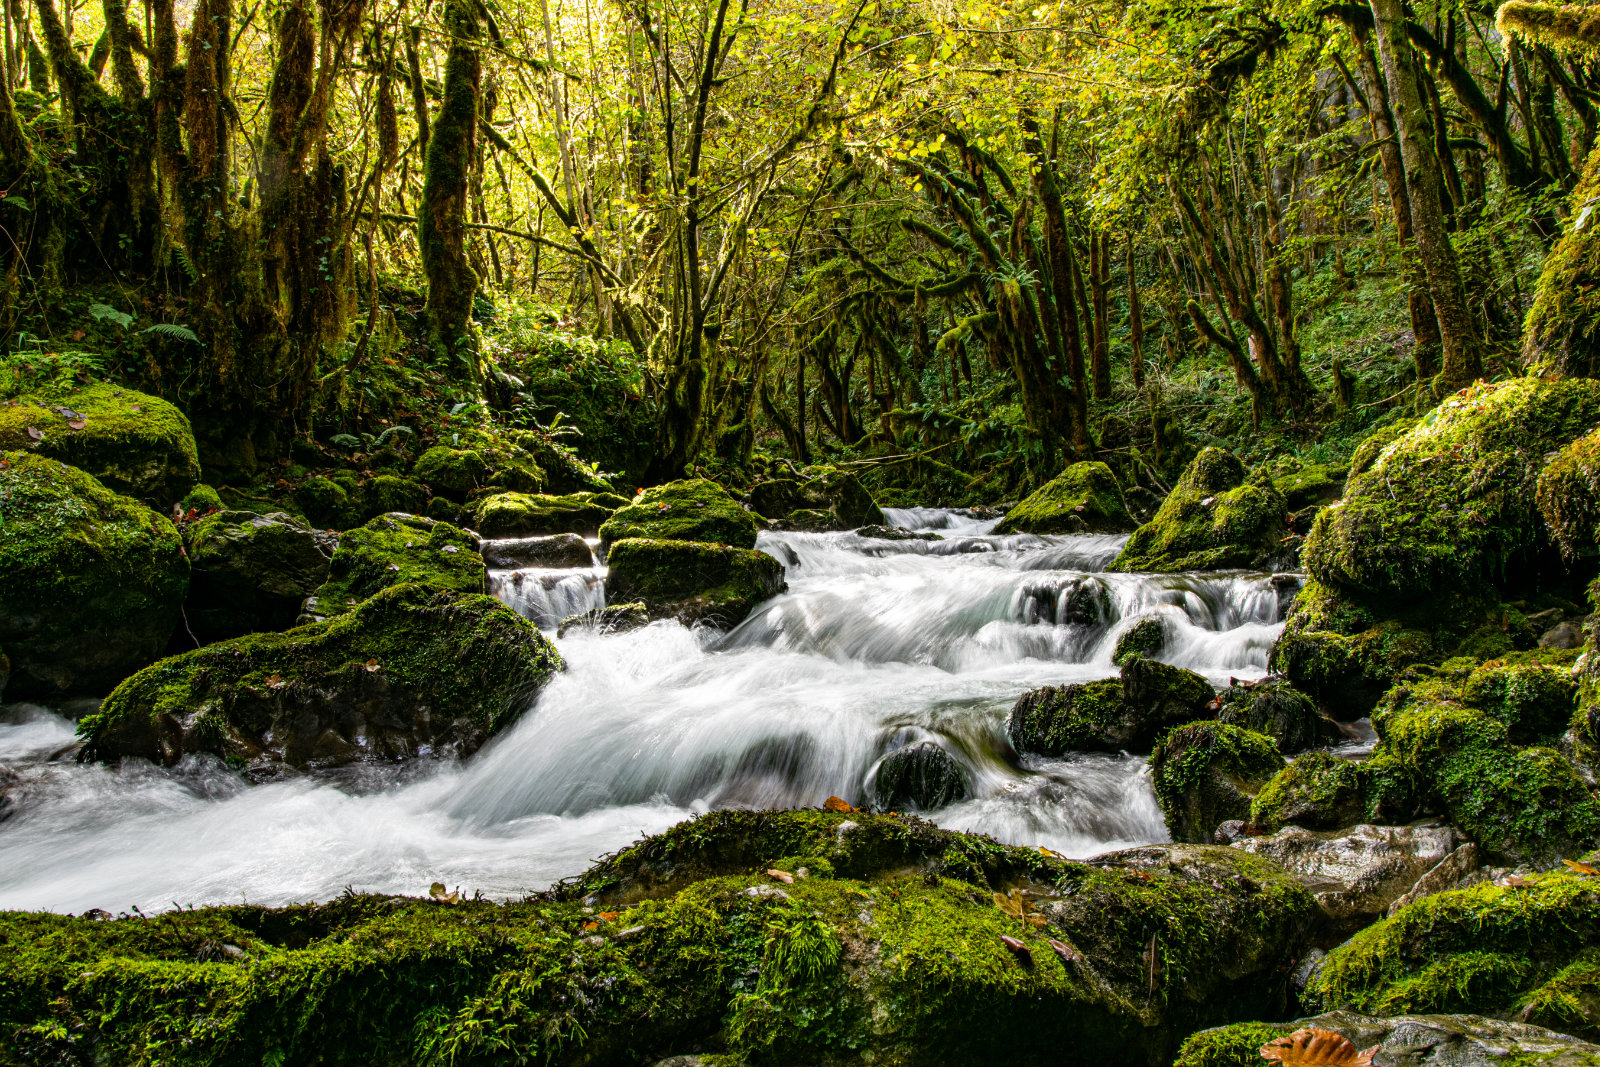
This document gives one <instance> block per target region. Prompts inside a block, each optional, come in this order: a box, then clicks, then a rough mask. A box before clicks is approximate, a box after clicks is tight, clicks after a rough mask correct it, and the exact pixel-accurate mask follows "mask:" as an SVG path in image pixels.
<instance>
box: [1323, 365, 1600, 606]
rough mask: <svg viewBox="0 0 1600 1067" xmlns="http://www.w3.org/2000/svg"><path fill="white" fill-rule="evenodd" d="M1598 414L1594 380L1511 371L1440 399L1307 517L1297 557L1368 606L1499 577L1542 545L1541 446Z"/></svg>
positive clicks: (1590, 424) (1583, 429)
mask: <svg viewBox="0 0 1600 1067" xmlns="http://www.w3.org/2000/svg"><path fill="white" fill-rule="evenodd" d="M1597 423H1600V381H1593V380H1586V379H1585V380H1566V381H1544V380H1542V379H1536V378H1519V379H1513V380H1511V381H1506V382H1497V383H1494V384H1482V383H1480V384H1478V385H1475V386H1473V387H1472V388H1470V389H1465V390H1462V391H1461V392H1460V393H1457V394H1455V395H1453V396H1451V397H1449V398H1447V399H1446V400H1445V401H1444V402H1443V403H1441V404H1440V405H1439V406H1438V407H1437V408H1435V409H1434V410H1433V411H1432V412H1431V413H1429V415H1428V416H1427V417H1426V418H1424V419H1423V420H1422V421H1421V422H1420V423H1418V424H1417V425H1416V426H1415V427H1413V428H1412V429H1410V430H1409V431H1407V432H1406V433H1405V434H1404V435H1403V436H1402V437H1400V438H1398V439H1397V440H1396V441H1394V442H1393V443H1391V444H1390V445H1388V446H1387V447H1386V448H1385V449H1384V450H1383V451H1382V452H1381V453H1380V454H1379V455H1378V457H1377V458H1376V459H1375V461H1374V462H1373V464H1372V466H1371V468H1370V469H1368V470H1365V471H1363V472H1361V473H1360V474H1354V475H1352V476H1351V478H1350V482H1349V485H1348V486H1347V487H1346V490H1345V494H1344V499H1343V501H1342V502H1341V503H1340V504H1338V505H1337V506H1334V507H1330V508H1328V509H1327V510H1326V511H1324V512H1323V513H1322V514H1321V515H1320V516H1318V518H1317V522H1316V524H1315V525H1314V526H1313V527H1312V530H1311V534H1310V535H1309V536H1308V537H1307V539H1306V545H1305V555H1304V560H1305V567H1306V570H1307V571H1308V572H1309V573H1310V574H1311V575H1312V577H1314V578H1316V579H1317V580H1318V581H1319V582H1322V583H1324V584H1326V585H1331V586H1336V587H1341V588H1344V589H1349V590H1353V591H1357V592H1359V593H1360V594H1361V595H1363V596H1365V597H1368V598H1369V599H1371V600H1372V601H1373V602H1374V603H1376V604H1379V605H1385V606H1387V605H1393V606H1396V607H1401V606H1405V605H1406V603H1407V602H1410V601H1414V600H1415V599H1416V598H1419V597H1429V596H1433V595H1435V594H1438V593H1441V592H1448V591H1452V590H1457V589H1462V588H1471V587H1474V586H1478V585H1481V584H1483V583H1485V582H1489V581H1494V580H1499V579H1500V578H1501V577H1502V576H1503V575H1504V574H1505V573H1506V571H1507V569H1508V568H1512V567H1515V566H1517V565H1519V564H1521V563H1525V562H1526V561H1527V560H1528V559H1529V558H1531V557H1533V556H1535V555H1537V554H1538V553H1540V552H1543V551H1547V550H1548V549H1549V546H1550V545H1551V538H1550V533H1549V531H1548V530H1547V528H1546V526H1545V522H1544V519H1543V517H1542V516H1541V515H1540V513H1539V509H1538V506H1537V503H1536V498H1537V493H1536V490H1537V487H1538V481H1539V475H1540V472H1541V471H1542V470H1543V469H1544V466H1545V463H1546V458H1545V457H1546V456H1547V455H1549V454H1550V453H1552V452H1555V451H1557V450H1558V449H1560V448H1561V447H1562V446H1563V445H1565V444H1566V443H1567V442H1569V441H1572V440H1573V439H1574V438H1576V437H1578V436H1580V435H1582V434H1585V433H1587V432H1588V431H1589V430H1591V429H1592V428H1594V427H1595V425H1596V424H1597Z"/></svg>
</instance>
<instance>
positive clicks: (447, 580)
mask: <svg viewBox="0 0 1600 1067" xmlns="http://www.w3.org/2000/svg"><path fill="white" fill-rule="evenodd" d="M487 574H488V568H487V567H486V566H485V565H484V562H483V557H482V555H480V554H479V542H478V539H477V538H476V537H474V536H473V535H472V534H470V533H468V532H467V531H465V530H462V529H459V528H457V527H455V526H451V525H450V524H449V523H447V522H440V521H438V520H437V519H425V518H423V517H422V516H420V515H405V514H401V513H399V512H396V513H393V514H389V515H380V516H378V517H377V518H376V519H373V520H372V521H371V522H369V523H367V524H366V525H365V526H361V527H358V528H356V529H354V530H347V531H345V533H343V534H342V535H340V537H339V547H338V549H337V550H336V551H335V552H334V553H333V559H332V560H331V561H330V562H329V565H328V572H327V580H326V581H325V582H323V583H322V584H321V585H320V586H318V587H317V589H316V591H315V592H314V593H313V594H312V596H311V599H309V600H307V601H306V604H305V613H306V621H308V622H310V621H316V620H319V619H325V618H328V617H329V616H332V615H338V614H341V613H343V612H346V611H350V610H351V609H352V608H354V607H355V606H356V605H357V604H359V603H361V601H363V600H365V599H366V598H367V597H369V596H372V595H373V594H374V593H377V592H379V591H381V590H384V589H388V588H389V587H390V586H395V585H401V584H403V583H406V582H418V583H421V584H422V585H425V586H427V587H428V588H430V589H446V590H450V591H451V592H456V593H481V592H483V591H484V582H485V579H486V577H487Z"/></svg>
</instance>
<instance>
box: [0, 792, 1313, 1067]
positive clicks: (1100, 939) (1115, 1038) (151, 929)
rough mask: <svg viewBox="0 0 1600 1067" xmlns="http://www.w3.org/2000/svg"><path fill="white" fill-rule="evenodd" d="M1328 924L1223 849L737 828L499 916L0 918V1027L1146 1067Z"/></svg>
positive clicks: (53, 1038) (365, 911) (180, 1040)
mask: <svg viewBox="0 0 1600 1067" xmlns="http://www.w3.org/2000/svg"><path fill="white" fill-rule="evenodd" d="M1030 853H1031V854H1030ZM674 857H681V858H679V859H677V860H676V862H675V864H674V866H675V867H676V868H677V869H678V870H680V871H683V872H695V873H696V874H698V873H699V872H701V871H705V870H713V869H714V870H716V871H717V872H718V873H715V874H703V875H700V876H699V877H696V878H694V879H693V881H691V882H685V883H683V884H681V885H680V884H674V885H673V887H672V888H670V889H669V888H666V887H665V886H662V887H659V888H658V889H656V890H655V891H652V892H650V893H648V894H645V895H640V896H635V897H633V898H632V899H631V900H626V901H616V902H609V903H606V904H601V903H600V900H601V899H602V897H604V895H605V894H604V891H603V890H601V889H599V888H598V886H597V884H598V883H603V882H604V881H606V880H607V879H608V878H618V877H621V876H623V875H624V873H625V872H626V871H627V870H629V869H630V868H636V867H638V866H641V865H647V864H654V863H657V862H660V861H661V860H663V859H671V858H674ZM711 857H718V858H720V859H724V860H726V862H725V863H723V862H716V863H710V862H706V861H707V860H708V859H710V858H711ZM908 859H909V860H912V861H913V862H911V863H908V862H905V861H906V860H908ZM895 860H900V861H901V862H898V863H895V862H894V861H895ZM767 871H779V872H782V873H784V874H785V875H787V878H786V879H784V880H779V879H777V878H774V877H772V876H770V875H768V874H767V873H765V872H767ZM802 871H803V872H805V873H804V874H802V873H801V872H802ZM1012 890H1016V891H1017V895H1016V896H1010V895H1008V894H1009V893H1010V892H1011V891H1012ZM996 894H1001V895H1002V898H1001V899H1002V900H1004V901H1005V902H1006V903H1007V904H1008V905H1014V910H1016V911H1023V910H1024V909H1025V914H1026V915H1027V916H1029V918H1022V917H1019V916H1018V915H1015V914H1013V913H1012V911H1008V910H1006V909H1005V908H1002V907H1000V906H998V905H997V903H996ZM584 897H593V898H594V900H595V902H594V903H592V904H586V903H585V902H584V899H583V898H584ZM1018 901H1020V902H1021V903H1015V902H1018ZM1314 918H1315V904H1314V903H1313V902H1312V901H1311V899H1310V897H1309V896H1308V895H1307V894H1306V893H1305V891H1304V890H1303V889H1301V888H1300V886H1299V885H1298V884H1296V883H1295V882H1294V881H1293V880H1292V879H1290V878H1288V877H1287V876H1286V875H1284V874H1283V873H1282V872H1281V871H1278V870H1277V869H1276V868H1274V867H1273V866H1272V865H1271V864H1270V863H1266V862H1264V861H1262V860H1259V859H1256V858H1255V857H1251V856H1246V855H1243V854H1241V853H1238V852H1234V851H1232V850H1229V849H1218V848H1197V847H1193V846H1157V847H1153V848H1149V849H1140V850H1137V851H1135V852H1130V853H1123V854H1119V855H1116V856H1112V857H1108V858H1105V859H1102V860H1098V861H1096V862H1095V863H1092V864H1084V863H1069V862H1066V861H1062V860H1058V859H1053V858H1051V857H1047V856H1042V855H1041V854H1040V853H1038V852H1037V851H1035V850H1027V849H1020V848H1007V847H1005V846H1001V845H998V844H996V843H995V842H993V841H990V840H988V839H987V838H982V837H975V836H969V835H962V834H954V833H949V832H947V831H941V830H939V829H937V828H936V827H933V826H931V825H929V824H927V823H924V822H921V821H920V820H914V819H910V818H890V817H887V816H873V815H865V814H860V813H850V814H835V813H832V812H815V811H811V812H742V811H741V812H734V811H729V812H717V813H713V814H711V815H707V816H704V817H702V818H701V819H698V820H695V821H693V822H691V823H687V824H685V825H684V826H681V827H678V828H675V829H674V830H670V831H668V832H667V833H665V834H662V835H658V836H656V837H653V838H650V839H648V840H646V841H643V842H640V843H639V844H638V845H636V846H634V847H633V848H631V849H629V850H626V851H625V852H624V853H623V854H622V855H620V856H618V857H616V858H615V859H613V860H610V861H607V862H605V863H602V864H601V865H600V866H598V867H597V868H595V870H594V871H592V872H590V874H589V875H587V876H585V877H584V878H581V879H578V880H577V881H576V882H575V883H573V884H572V885H571V887H570V888H569V889H566V890H562V891H558V892H557V893H556V894H553V895H542V896H532V897H528V898H526V899H523V900H519V901H516V902H512V903H506V904H499V903H495V902H493V901H490V900H475V899H467V900H462V901H459V902H456V903H449V902H443V901H437V900H430V899H427V898H425V897H410V898H405V897H378V896H368V895H362V894H354V893H352V894H347V895H345V896H343V897H341V898H339V899H338V900H335V901H332V902H329V903H327V904H321V905H311V904H307V905H294V906H290V907H286V908H263V907H260V906H256V905H235V906H231V907H215V908H202V909H196V910H183V911H173V912H170V913H167V914H164V915H157V916H151V917H149V918H127V919H116V920H111V921H102V922H96V921H94V920H92V919H88V918H71V917H68V916H63V915H54V914H49V913H7V914H4V915H0V944H4V945H5V946H6V952H7V961H8V966H7V967H6V968H5V970H4V973H3V976H0V982H3V983H4V986H3V988H4V990H5V993H6V995H5V996H4V997H0V1027H3V1028H4V1032H5V1033H6V1034H7V1035H8V1040H9V1041H10V1042H11V1044H10V1048H12V1049H15V1050H17V1056H18V1057H19V1059H20V1061H22V1062H51V1061H61V1060H66V1061H68V1062H71V1061H73V1060H74V1059H75V1058H76V1056H77V1053H78V1052H79V1051H80V1049H81V1048H83V1047H92V1048H93V1049H94V1050H95V1052H94V1054H95V1056H96V1057H98V1058H100V1059H103V1060H105V1061H106V1062H112V1063H121V1062H135V1061H138V1060H140V1059H141V1058H142V1057H146V1056H147V1055H148V1049H149V1047H150V1042H151V1041H152V1040H155V1039H157V1038H158V1035H159V1039H160V1040H162V1042H163V1044H162V1046H161V1051H160V1059H161V1061H162V1062H163V1063H164V1064H168V1065H171V1067H193V1065H198V1064H214V1063H218V1062H222V1061H225V1060H229V1059H239V1060H245V1059H248V1060H250V1061H251V1062H255V1061H257V1060H266V1061H269V1062H283V1063H302V1062H310V1061H316V1062H318V1063H322V1064H328V1065H330V1067H342V1065H355V1064H371V1063H420V1062H426V1061H429V1060H431V1059H439V1060H449V1061H451V1062H455V1063H459V1064H468V1063H500V1062H511V1061H527V1062H541V1063H547V1064H551V1065H553V1067H576V1065H579V1064H582V1065H585V1067H623V1065H636V1064H650V1063H658V1062H662V1061H663V1060H664V1059H666V1058H667V1057H674V1056H682V1055H685V1054H688V1053H691V1052H694V1051H697V1050H706V1049H715V1050H718V1053H719V1055H720V1056H723V1057H727V1059H728V1061H729V1062H742V1063H831V1064H839V1065H849V1064H867V1063H876V1064H898V1065H902V1067H934V1065H939V1067H979V1065H990V1064H994V1063H1005V1062H1014V1063H1019V1064H1044V1063H1058V1062H1070V1063H1095V1064H1106V1065H1109V1067H1124V1065H1126V1067H1134V1065H1138V1067H1146V1065H1148V1064H1152V1063H1162V1062H1166V1061H1167V1060H1168V1059H1169V1058H1170V1056H1171V1055H1172V1053H1173V1051H1174V1050H1175V1048H1176V1046H1177V1043H1178V1041H1179V1039H1180V1037H1181V1035H1183V1034H1185V1033H1187V1032H1189V1031H1191V1030H1193V1029H1194V1028H1196V1027H1197V1026H1212V1025H1216V1024H1219V1023H1222V1022H1227V1021H1230V1020H1236V1019H1239V1018H1242V1017H1245V1016H1247V1015H1253V1014H1256V1013H1279V1012H1283V1011H1285V1010H1286V1007H1287V995H1286V991H1285V984H1286V983H1285V971H1284V967H1283V961H1284V960H1285V959H1289V958H1293V957H1295V956H1296V955H1298V954H1299V953H1300V952H1301V951H1303V949H1304V946H1305V944H1306V940H1307V930H1308V928H1309V926H1310V924H1311V923H1312V922H1313V921H1314ZM1052 941H1055V942H1056V943H1057V944H1059V945H1060V946H1061V948H1060V950H1059V954H1058V951H1057V950H1055V949H1053V948H1052V946H1051V942H1052ZM1147 961H1148V962H1147ZM241 1050H247V1051H241ZM666 1062H677V1061H674V1060H666Z"/></svg>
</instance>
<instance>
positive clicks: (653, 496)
mask: <svg viewBox="0 0 1600 1067" xmlns="http://www.w3.org/2000/svg"><path fill="white" fill-rule="evenodd" d="M855 525H860V523H856V524H855ZM759 529H760V524H759V523H757V522H756V518H755V516H754V515H752V514H750V512H748V511H746V510H745V509H744V508H743V507H742V506H740V504H739V502H738V501H737V500H735V499H734V498H733V497H731V496H729V495H728V491H727V490H726V489H724V488H722V486H720V485H718V484H717V483H716V482H712V481H707V480H706V479H704V478H690V479H686V480H684V481H678V482H669V483H668V484H666V485H658V486H656V487H655V488H654V489H646V490H645V491H644V492H642V493H640V494H639V495H638V496H637V497H635V498H634V501H633V503H632V504H629V505H628V506H627V507H624V508H619V509H618V510H617V512H616V513H615V514H614V515H612V516H611V518H609V519H607V520H606V522H605V524H604V525H602V526H601V527H600V544H601V546H602V547H603V548H608V547H609V546H610V545H611V544H612V543H613V542H616V541H621V540H624V539H625V538H630V537H645V538H651V539H654V540H658V541H702V542H706V543H710V544H723V545H731V546H733V547H734V548H747V549H748V548H754V547H755V543H756V532H757V530H759Z"/></svg>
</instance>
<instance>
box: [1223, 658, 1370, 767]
mask: <svg viewBox="0 0 1600 1067" xmlns="http://www.w3.org/2000/svg"><path fill="white" fill-rule="evenodd" d="M1218 702H1219V704H1220V705H1221V709H1220V711H1219V712H1218V714H1217V718H1218V719H1219V720H1220V721H1222V722H1225V723H1228V724H1230V725H1232V726H1242V727H1244V728H1245V729H1246V730H1254V731H1256V732H1257V733H1263V734H1266V735H1267V736H1269V737H1271V738H1273V739H1275V740H1276V741H1277V742H1278V751H1280V752H1282V753H1283V754H1284V755H1290V754H1292V753H1295V752H1303V751H1305V750H1306V749H1308V748H1314V747H1316V746H1317V745H1325V744H1329V743H1331V742H1336V741H1338V740H1340V739H1341V738H1342V736H1343V735H1342V734H1341V732H1340V730H1339V725H1338V723H1336V722H1334V721H1332V720H1331V719H1329V718H1327V717H1326V716H1324V715H1323V714H1322V713H1320V712H1319V711H1317V705H1316V703H1315V702H1314V701H1312V699H1311V698H1310V697H1308V696H1306V695H1305V694H1304V693H1302V692H1300V691H1299V690H1298V689H1296V688H1295V687H1294V686H1293V685H1291V684H1289V682H1288V681H1286V680H1284V679H1282V678H1272V677H1268V678H1266V679H1264V680H1262V681H1260V682H1255V683H1239V682H1236V683H1234V684H1233V685H1231V686H1229V687H1228V688H1227V689H1224V690H1223V691H1222V692H1221V694H1219V696H1218Z"/></svg>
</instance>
